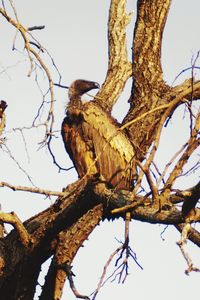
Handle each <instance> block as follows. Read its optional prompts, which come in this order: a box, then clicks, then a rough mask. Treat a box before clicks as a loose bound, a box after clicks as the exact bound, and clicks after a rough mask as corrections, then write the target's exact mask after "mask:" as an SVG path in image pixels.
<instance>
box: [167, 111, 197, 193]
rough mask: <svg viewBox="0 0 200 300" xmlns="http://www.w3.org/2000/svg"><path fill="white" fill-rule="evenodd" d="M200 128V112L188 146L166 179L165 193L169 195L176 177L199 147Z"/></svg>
mask: <svg viewBox="0 0 200 300" xmlns="http://www.w3.org/2000/svg"><path fill="white" fill-rule="evenodd" d="M199 129H200V114H199V115H198V116H197V118H196V122H195V126H194V128H193V130H192V135H191V137H190V138H189V140H188V142H187V147H186V149H185V151H184V153H183V154H182V155H181V157H180V159H179V160H178V162H177V164H176V166H175V167H174V169H173V170H172V172H171V174H170V175H169V178H168V179H167V181H166V184H165V187H164V191H163V195H165V196H166V195H167V194H169V193H170V190H171V187H172V185H173V184H174V182H175V180H176V178H177V177H178V176H179V175H180V173H181V172H182V170H183V167H184V165H185V164H186V163H187V161H188V159H189V158H190V156H191V154H192V153H193V152H194V151H195V150H196V149H197V147H198V146H199V145H200V138H198V137H197V135H198V133H199Z"/></svg>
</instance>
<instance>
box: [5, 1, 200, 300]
mask: <svg viewBox="0 0 200 300" xmlns="http://www.w3.org/2000/svg"><path fill="white" fill-rule="evenodd" d="M109 2H110V1H108V0H101V1H97V0H84V1H81V0H71V1H69V0H68V1H64V0H59V1H56V2H55V1H47V0H43V1H39V0H34V1H25V0H15V1H14V4H15V6H16V9H17V11H18V16H19V19H20V21H21V23H22V24H23V25H24V26H33V25H45V26H46V28H45V30H42V31H38V32H35V33H34V34H35V36H36V37H37V38H38V40H39V41H40V42H41V44H42V45H43V46H44V47H46V49H48V51H49V52H50V54H51V56H52V57H53V59H54V61H55V63H56V65H57V67H58V68H59V70H60V73H61V74H62V83H63V84H66V85H69V84H70V83H71V82H72V81H73V80H74V79H76V78H85V79H90V80H94V81H97V82H99V83H100V84H101V83H102V82H103V80H104V78H105V75H106V70H107V18H108V9H109ZM127 2H128V5H127V10H128V11H133V17H132V22H131V25H130V26H129V28H128V29H127V32H128V35H129V41H128V47H129V49H130V48H131V38H132V33H131V32H132V26H133V24H134V20H135V15H136V1H134V0H132V1H131V0H129V1H127ZM199 11H200V2H199V1H198V0H192V1H186V0H184V1H183V0H174V1H173V4H172V7H171V10H170V13H169V17H168V21H167V26H166V29H165V32H164V42H163V71H164V76H165V79H166V81H167V82H168V83H169V84H171V83H172V82H173V80H174V78H175V76H176V75H177V74H178V73H179V72H180V71H181V70H182V69H185V68H187V67H189V66H190V65H191V58H192V56H195V55H196V53H197V51H198V50H199V49H200V18H199ZM0 22H1V23H0V36H1V43H0V75H1V76H0V84H1V94H0V98H1V99H4V100H6V101H7V103H8V108H7V110H6V115H7V126H6V138H7V145H8V147H9V149H10V151H11V152H12V154H13V155H14V157H15V159H16V160H17V162H19V163H20V166H21V167H22V168H23V169H24V170H26V171H27V172H28V174H29V175H30V176H31V178H32V181H33V182H34V184H35V185H36V186H38V187H41V188H46V189H52V190H58V191H59V190H61V189H62V188H63V187H64V186H66V185H67V184H68V183H70V182H73V181H74V180H75V179H76V178H77V176H76V173H75V171H74V170H72V171H70V172H68V173H66V172H61V173H59V172H58V169H57V168H56V166H54V165H53V164H52V159H51V157H50V156H49V154H48V151H47V150H46V149H44V148H43V149H42V150H40V151H37V150H38V147H39V145H38V142H40V141H41V139H42V132H41V130H40V129H32V130H26V131H24V138H25V140H26V146H27V151H26V150H25V146H24V141H23V137H22V135H21V134H20V132H18V131H12V130H11V129H12V128H16V127H22V126H30V125H31V123H32V120H33V119H34V117H35V115H36V113H37V109H38V107H39V105H40V103H41V101H42V95H41V93H40V91H39V89H38V86H37V84H36V82H35V81H34V75H33V76H32V77H31V78H28V77H27V73H28V71H29V63H28V60H27V57H26V56H25V55H24V54H22V53H20V52H17V51H12V43H13V39H14V35H15V31H14V30H13V29H12V28H10V27H9V26H8V24H7V23H6V22H5V21H4V20H2V18H1V21H0ZM16 48H17V49H19V50H20V51H21V50H22V48H23V47H22V43H21V42H20V37H17V39H16ZM129 52H130V50H129ZM48 64H49V66H50V61H49V62H48ZM5 68H7V69H6V72H5ZM189 76H190V73H189V72H188V73H184V74H182V75H181V76H180V77H179V79H178V80H177V83H180V82H181V81H182V80H184V79H185V78H188V77H189ZM38 77H39V82H40V85H41V87H42V88H43V91H44V92H45V88H46V81H45V79H44V78H43V75H42V74H41V72H39V70H38ZM54 78H55V81H56V80H58V79H59V78H58V76H56V74H55V77H54ZM129 91H130V83H129V84H128V85H127V89H126V91H125V92H124V93H123V95H122V96H121V98H120V101H119V104H117V105H116V107H115V109H114V114H115V116H116V117H117V118H118V119H122V118H123V116H124V114H125V113H126V111H127V109H128V105H127V99H128V95H129ZM66 101H67V94H66V91H64V90H62V91H61V90H58V89H56V103H55V109H56V112H55V117H56V122H55V129H56V130H60V124H61V122H62V119H63V117H64V108H65V105H66ZM177 121H178V122H177V125H176V126H174V127H173V131H171V132H170V138H169V134H168V132H167V130H166V132H165V133H164V138H163V144H162V148H161V150H160V158H159V162H158V163H159V165H160V166H162V164H163V165H164V164H165V162H166V161H167V159H169V158H171V156H172V154H173V153H174V151H175V148H177V147H178V145H181V144H182V143H183V142H184V140H185V136H184V134H183V131H184V128H185V127H184V119H183V118H182V114H177ZM170 126H173V124H172V125H170ZM170 126H169V127H170ZM57 136H58V138H57V139H56V141H55V142H54V144H53V150H54V152H55V154H56V158H57V161H58V162H59V163H60V164H61V165H62V166H63V167H69V166H71V165H72V164H71V162H70V160H69V159H68V158H67V155H66V153H65V150H64V147H63V144H62V140H61V137H60V135H59V132H57ZM0 161H1V169H0V181H7V182H10V183H11V182H12V183H13V184H15V185H28V186H30V182H29V180H28V179H27V176H25V174H24V172H22V171H21V170H19V168H18V166H17V165H16V163H15V162H14V161H13V160H12V159H10V158H9V156H8V155H7V154H6V153H5V152H2V151H1V152H0ZM2 162H3V168H2ZM198 176H199V174H195V177H191V178H187V179H186V180H185V181H184V182H182V183H180V187H181V185H182V187H183V186H186V187H189V186H192V185H194V184H195V183H196V182H197V180H198ZM51 201H54V199H53V198H52V200H51ZM51 201H50V200H49V199H46V198H45V197H43V196H39V195H34V194H26V193H21V192H13V191H9V190H8V189H6V188H4V189H2V188H1V189H0V202H1V205H2V209H3V210H4V211H6V212H9V211H13V210H14V211H15V212H16V213H17V214H18V216H19V217H20V218H21V219H22V220H25V219H27V218H28V217H30V216H32V215H34V214H35V213H37V212H39V211H41V210H43V209H44V208H46V207H48V206H49V205H50V203H51ZM163 228H164V227H163V226H159V225H149V224H143V223H140V222H136V221H132V226H131V233H130V238H131V246H132V248H133V249H134V251H135V252H136V253H137V257H138V260H139V262H140V264H141V265H142V266H143V268H144V270H143V271H141V270H140V269H139V268H138V267H137V266H136V265H135V264H134V262H131V261H130V276H129V277H128V279H127V281H126V282H125V284H123V285H118V284H117V283H116V282H115V283H107V286H105V287H104V288H103V289H102V291H101V293H100V294H99V298H98V299H101V300H104V299H115V300H121V299H139V300H144V299H154V300H160V299H161V298H162V300H168V299H182V300H187V299H188V298H191V297H195V296H196V295H198V294H199V279H200V274H198V273H196V274H191V275H190V276H189V277H187V276H186V275H185V274H184V270H185V268H186V265H185V262H184V260H183V258H182V256H181V253H180V251H179V249H178V247H177V245H176V241H177V240H178V239H179V234H178V232H176V231H175V229H173V228H168V229H167V230H166V232H165V233H164V239H165V240H164V241H163V240H162V239H161V237H160V234H161V232H162V231H163ZM123 234H124V224H123V222H122V221H116V222H109V223H108V222H104V223H103V224H101V226H98V228H96V229H95V231H94V233H93V234H92V235H91V237H90V239H89V241H88V242H86V243H85V247H84V248H83V249H81V250H80V252H79V253H78V255H77V257H76V259H75V261H74V263H73V266H74V268H73V272H74V273H75V274H76V278H75V283H76V285H77V288H78V289H79V291H80V292H81V293H85V294H90V293H91V292H92V291H93V290H94V289H95V287H96V285H97V281H98V279H99V277H100V275H101V273H102V270H103V266H104V264H105V262H106V260H107V259H108V257H109V255H110V253H111V252H112V251H114V249H115V248H116V247H118V246H119V244H118V243H117V241H116V240H115V237H116V238H117V239H119V240H120V239H121V240H123ZM188 249H189V250H190V253H191V255H192V258H193V260H194V262H195V264H196V265H197V266H199V267H200V261H199V250H198V249H197V247H196V246H193V245H190V243H188ZM110 272H112V269H111V270H110ZM40 283H42V279H40ZM36 299H37V297H36V298H35V300H36ZM64 299H70V300H73V299H75V297H74V296H73V295H72V293H71V291H70V290H69V287H68V283H67V284H66V288H65V294H64V295H63V300H64Z"/></svg>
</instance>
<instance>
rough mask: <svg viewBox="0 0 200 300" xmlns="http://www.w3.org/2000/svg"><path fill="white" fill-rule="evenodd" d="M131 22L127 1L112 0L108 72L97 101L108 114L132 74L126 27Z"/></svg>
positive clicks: (109, 23) (109, 24) (109, 22)
mask: <svg viewBox="0 0 200 300" xmlns="http://www.w3.org/2000/svg"><path fill="white" fill-rule="evenodd" d="M129 22H130V14H128V15H127V13H126V0H112V1H111V5H110V11H109V21H108V44H109V50H108V52H109V62H108V71H107V75H106V79H105V81H104V83H103V85H102V88H101V90H100V91H99V93H98V94H97V98H96V100H95V101H96V102H98V104H99V105H100V106H101V107H102V108H103V109H104V110H105V111H108V112H110V111H111V109H112V107H113V105H114V104H115V103H116V101H117V99H118V97H119V96H120V94H121V92H122V91H123V89H124V86H125V84H126V81H127V80H128V78H130V76H131V74H132V67H131V63H130V62H129V61H128V55H127V41H126V27H127V25H128V23H129ZM98 98H100V99H98Z"/></svg>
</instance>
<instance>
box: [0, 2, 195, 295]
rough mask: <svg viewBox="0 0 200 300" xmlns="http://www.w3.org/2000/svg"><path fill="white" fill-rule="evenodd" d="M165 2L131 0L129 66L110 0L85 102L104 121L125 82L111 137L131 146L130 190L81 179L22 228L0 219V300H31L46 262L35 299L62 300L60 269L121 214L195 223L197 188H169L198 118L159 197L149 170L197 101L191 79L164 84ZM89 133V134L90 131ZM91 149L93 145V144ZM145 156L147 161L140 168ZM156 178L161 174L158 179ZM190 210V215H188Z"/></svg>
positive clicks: (122, 24)
mask: <svg viewBox="0 0 200 300" xmlns="http://www.w3.org/2000/svg"><path fill="white" fill-rule="evenodd" d="M170 3H171V1H170V0H167V1H165V0H152V1H150V0H138V5H137V20H136V25H135V29H134V36H133V57H132V62H129V61H128V58H127V48H126V34H125V31H126V26H127V24H128V21H129V16H128V15H127V13H126V10H125V7H126V1H125V0H112V1H111V5H110V14H109V23H108V39H109V64H108V72H107V76H106V79H105V82H104V84H103V86H102V89H101V90H100V92H99V93H98V94H97V97H95V99H94V103H93V104H94V106H92V107H90V104H87V105H88V106H89V108H91V110H92V108H94V107H95V105H96V106H97V107H98V108H99V109H100V110H101V109H102V110H104V111H105V112H106V113H105V114H103V117H102V119H103V118H104V117H105V118H106V114H110V112H111V110H112V107H113V105H114V104H115V102H116V101H117V99H118V97H119V96H120V94H121V92H122V90H123V88H124V86H125V84H126V81H127V79H128V78H130V77H131V76H132V80H133V84H132V91H131V95H130V100H129V101H130V110H129V112H128V114H127V116H126V117H125V119H124V121H123V124H122V126H121V127H120V125H115V126H114V127H115V128H114V129H115V130H116V131H117V132H114V138H117V136H118V135H119V136H120V135H122V136H123V137H124V138H125V141H124V142H123V146H124V147H126V145H127V144H128V145H131V147H132V145H133V147H134V152H135V156H136V157H135V159H136V164H137V168H138V174H137V178H136V182H135V183H134V187H133V190H132V191H117V190H109V189H108V188H107V187H106V185H105V184H104V183H100V182H98V180H97V178H96V177H95V178H92V177H91V176H90V177H89V178H88V177H87V176H86V177H83V178H82V179H80V180H78V181H77V182H75V183H73V184H71V185H69V186H68V187H67V188H66V189H65V191H64V195H62V196H60V197H59V198H58V199H57V201H56V202H55V203H54V204H53V205H52V206H50V207H49V208H48V209H46V210H45V211H43V212H41V213H40V214H38V215H36V216H33V217H32V218H31V219H29V220H27V221H26V222H25V223H24V224H21V223H20V221H19V220H18V219H17V217H16V216H15V215H13V214H3V213H2V214H1V213H0V221H2V222H7V223H11V224H12V225H13V226H14V227H15V229H14V230H13V231H12V232H11V233H10V234H8V235H7V236H6V237H3V233H2V234H1V240H0V275H1V277H0V295H4V299H9V300H14V299H15V300H16V299H21V300H25V299H27V300H30V299H33V295H34V293H35V288H36V285H37V278H38V275H39V273H40V268H41V264H42V263H43V262H44V261H46V260H47V259H48V258H49V257H51V256H52V263H51V265H50V268H49V272H48V274H47V276H46V282H45V284H44V287H43V291H42V294H41V296H40V299H42V300H43V299H52V300H53V299H54V300H55V299H57V300H59V299H61V295H62V288H63V285H64V282H65V279H66V277H67V276H68V277H69V276H70V272H68V271H70V269H68V271H67V268H69V267H70V265H71V263H72V261H73V259H74V257H75V255H76V253H77V251H78V250H79V248H80V247H81V245H82V244H83V242H84V240H86V239H87V238H88V236H89V235H90V233H91V232H92V231H93V229H94V228H95V227H96V226H97V224H99V222H100V220H102V219H104V218H107V219H115V218H119V217H123V218H124V216H125V213H126V212H127V211H129V212H130V214H131V217H132V218H134V219H137V220H140V221H144V222H149V223H160V224H169V225H174V226H176V228H177V229H178V230H179V231H181V230H182V228H183V226H184V222H186V221H187V222H191V223H192V222H198V221H200V211H199V209H197V208H196V209H195V208H194V206H195V204H196V202H197V201H198V198H199V194H200V186H199V184H197V185H196V186H195V187H193V188H192V189H190V190H186V191H184V192H180V191H179V192H178V191H177V192H176V193H175V192H174V191H173V190H172V187H173V183H174V181H175V179H176V178H177V176H178V175H179V174H180V173H181V172H182V170H183V167H184V165H185V164H186V163H187V161H188V159H189V157H190V155H191V154H192V153H193V152H194V151H195V150H196V149H197V147H198V146H199V144H200V140H199V137H198V132H199V128H200V116H197V117H196V120H195V121H194V122H193V125H194V126H193V127H192V128H191V136H190V138H189V140H188V143H187V145H186V147H185V148H184V150H183V153H182V155H181V157H180V158H179V159H178V161H177V165H176V166H175V167H174V169H173V170H172V172H171V175H170V176H169V177H168V180H167V182H166V184H163V187H162V190H161V191H160V189H159V187H158V186H157V185H156V183H155V181H154V180H153V178H152V174H151V172H150V166H151V164H152V162H153V158H154V156H155V153H156V150H157V146H158V143H159V137H160V133H161V129H162V127H163V124H164V122H165V121H166V119H167V118H169V117H170V116H171V114H173V112H174V110H175V109H176V108H177V107H178V106H179V105H180V104H182V103H186V102H187V101H188V100H191V101H193V100H195V99H198V98H199V97H200V82H198V81H194V80H193V79H192V80H187V81H185V82H183V83H182V84H181V85H179V86H176V87H174V88H171V87H169V86H168V85H167V84H166V83H165V82H164V81H163V75H162V66H161V45H162V34H163V30H164V26H165V22H166V19H167V14H168V11H169V7H170ZM0 13H1V14H2V15H3V16H4V17H5V18H6V19H7V21H8V22H10V23H11V24H12V25H13V26H15V27H17V25H16V23H14V21H13V20H12V19H11V18H9V16H8V15H7V14H6V12H5V11H4V9H3V8H2V9H0ZM18 29H19V31H20V32H21V34H22V36H23V38H24V40H25V41H26V29H25V27H22V26H21V27H20V26H19V25H18ZM26 49H28V46H27V44H26ZM39 63H40V61H39ZM190 103H191V102H190ZM91 110H90V111H89V110H88V111H89V112H90V113H87V111H86V112H85V118H87V128H86V129H85V130H88V132H89V131H91V130H93V131H94V129H95V130H96V131H97V132H96V134H98V133H102V132H101V131H100V129H99V128H92V129H91V128H90V126H92V124H94V122H93V120H92V121H91V119H92V118H93V117H94V114H95V111H94V112H93V111H91ZM93 110H94V109H93ZM79 113H80V112H79ZM110 118H111V117H110ZM108 119H109V118H108ZM100 121H102V120H100ZM107 121H108V122H107ZM0 122H1V123H0V134H1V131H2V128H3V126H4V124H3V122H4V119H3V113H2V114H1V115H0ZM113 122H114V121H113ZM107 123H108V124H110V125H109V126H111V123H112V122H110V121H109V120H107V119H106V120H104V119H103V121H102V123H101V124H98V126H99V125H102V127H103V126H104V125H105V124H107ZM2 124H3V125H2ZM116 126H118V127H116ZM111 127H112V126H111ZM116 128H117V129H116ZM101 129H102V128H101ZM111 129H112V128H111ZM124 133H126V134H124ZM92 134H93V136H94V132H93V133H92ZM126 135H127V136H128V137H126ZM128 138H129V140H128ZM104 139H105V140H106V142H109V143H110V144H111V143H113V141H112V139H111V140H110V138H107V137H105V136H104ZM94 143H95V142H94V141H93V146H94ZM151 146H152V147H151ZM127 147H128V146H127ZM150 147H151V149H150ZM149 149H150V151H149V153H148V155H147V151H148V150H149ZM126 150H127V149H126ZM124 151H125V150H124ZM109 155H111V154H109ZM122 155H123V154H122ZM144 158H146V160H145V162H144V163H143V165H142V162H143V160H144ZM100 170H101V168H100ZM94 173H95V172H94ZM83 175H84V174H83ZM90 175H96V174H93V173H92V174H90ZM144 177H145V178H146V181H147V183H148V186H149V192H148V193H147V194H146V195H143V196H142V195H141V194H139V193H138V190H139V188H140V187H141V182H142V179H143V178H144ZM162 179H163V178H162V175H161V176H160V178H159V181H162ZM188 199H193V201H192V205H188V201H189V200H188ZM183 201H185V205H184V207H187V213H186V214H185V213H183V214H182V212H181V211H180V210H178V209H177V208H176V204H177V203H182V202H183ZM191 211H193V213H192V214H188V213H190V212H191ZM189 238H190V240H192V241H193V242H194V243H195V244H196V245H197V246H200V234H199V232H198V231H196V230H194V229H191V231H190V236H189Z"/></svg>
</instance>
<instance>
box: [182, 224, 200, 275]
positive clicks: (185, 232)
mask: <svg viewBox="0 0 200 300" xmlns="http://www.w3.org/2000/svg"><path fill="white" fill-rule="evenodd" d="M190 229H191V225H190V223H186V224H185V225H184V226H183V229H182V232H181V239H180V241H178V242H177V245H178V246H179V248H180V250H181V253H182V255H183V257H184V259H185V260H186V263H187V265H188V269H187V270H185V274H186V275H189V273H190V272H192V271H195V272H200V269H198V268H196V267H194V264H193V262H192V259H191V258H190V256H189V254H188V253H187V251H186V250H185V247H184V246H185V244H186V241H187V238H188V233H189V231H190Z"/></svg>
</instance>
